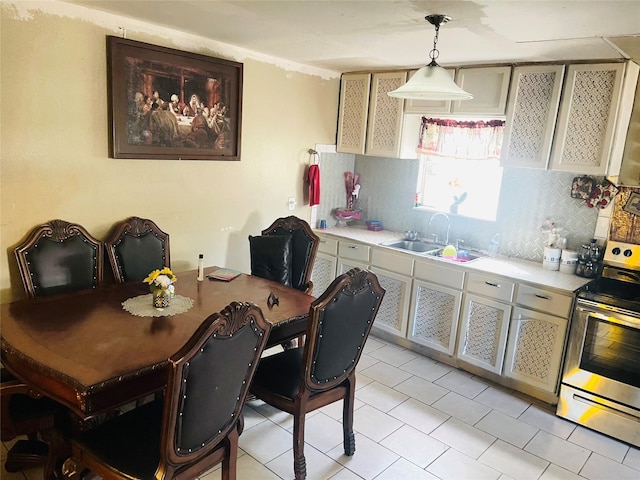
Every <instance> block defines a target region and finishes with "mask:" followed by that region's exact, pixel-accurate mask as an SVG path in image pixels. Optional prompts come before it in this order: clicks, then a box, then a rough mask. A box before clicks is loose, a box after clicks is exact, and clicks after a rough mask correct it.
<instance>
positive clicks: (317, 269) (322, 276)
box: [311, 252, 338, 297]
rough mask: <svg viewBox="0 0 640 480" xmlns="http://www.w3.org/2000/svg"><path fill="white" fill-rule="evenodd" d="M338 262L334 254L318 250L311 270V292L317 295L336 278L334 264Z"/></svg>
mask: <svg viewBox="0 0 640 480" xmlns="http://www.w3.org/2000/svg"><path fill="white" fill-rule="evenodd" d="M337 264H338V262H337V259H336V257H335V256H334V255H329V254H326V253H322V252H318V253H316V260H315V262H314V264H313V271H312V272H311V281H312V282H313V292H311V294H312V295H313V296H315V297H319V296H320V295H322V293H323V292H324V291H325V290H326V289H327V288H328V287H329V285H331V282H333V280H334V279H335V278H336V266H337Z"/></svg>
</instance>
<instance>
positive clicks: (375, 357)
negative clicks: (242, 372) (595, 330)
mask: <svg viewBox="0 0 640 480" xmlns="http://www.w3.org/2000/svg"><path fill="white" fill-rule="evenodd" d="M354 416H355V420H354V428H355V430H356V453H355V455H354V456H353V457H346V456H345V455H344V454H343V450H342V430H341V429H342V427H341V421H340V418H341V403H336V404H333V405H330V406H328V407H325V408H323V409H321V410H318V411H316V412H313V413H312V414H310V415H308V417H307V421H306V446H305V454H306V459H307V472H308V476H307V478H308V479H309V480H325V479H333V480H352V479H353V480H357V479H376V480H404V479H443V480H467V479H469V480H483V479H488V480H498V479H499V480H508V479H514V480H519V479H523V480H528V479H532V480H533V479H540V480H556V479H567V480H572V479H580V478H585V479H590V480H611V479H615V480H631V479H633V480H638V479H640V449H637V448H633V447H629V446H628V445H627V444H624V443H621V442H618V441H616V440H613V439H611V438H609V437H606V436H603V435H600V434H598V433H595V432H592V431H591V430H588V429H585V428H583V427H580V426H577V425H575V424H573V423H570V422H567V421H565V420H562V419H560V418H558V417H556V416H555V415H554V414H553V408H552V407H550V406H549V405H546V404H543V403H540V402H537V401H534V400H531V399H529V398H527V397H525V396H522V395H520V394H517V393H514V392H512V391H509V390H505V389H503V388H501V387H498V386H496V385H494V384H491V383H490V382H488V381H485V380H483V379H481V378H479V377H475V376H473V375H471V374H468V373H466V372H464V371H461V370H456V369H454V368H451V367H449V366H447V365H444V364H442V363H437V362H435V361H433V360H431V359H429V358H426V357H424V356H421V355H419V354H417V353H414V352H411V351H409V350H405V349H402V348H399V347H397V346H395V345H392V344H389V343H387V342H385V341H383V340H380V339H378V338H375V337H371V338H369V340H368V342H367V345H366V348H365V352H364V354H363V356H362V358H361V360H360V363H359V365H358V390H357V392H356V410H355V414H354ZM292 429H293V421H292V419H291V416H289V415H288V414H285V413H282V412H279V411H277V410H275V409H273V408H271V407H270V406H268V405H266V404H264V403H262V402H260V401H252V402H249V403H248V404H247V407H246V409H245V430H244V433H243V434H242V436H241V437H240V448H241V451H240V452H239V455H240V457H239V459H238V478H239V479H241V480H262V479H265V480H268V479H273V480H278V479H286V480H289V479H291V478H293V454H292V450H291V448H292V447H291V443H292V438H291V430H292ZM6 452H7V445H4V446H3V449H2V462H3V463H4V459H5V456H6ZM0 477H1V478H2V479H6V480H10V479H20V480H25V479H37V478H42V477H41V471H40V470H39V469H30V470H27V471H24V472H19V473H14V474H9V473H7V472H6V471H4V467H3V468H2V470H1V471H0ZM201 478H202V480H213V479H217V478H220V472H219V469H214V470H213V471H211V472H209V473H208V474H206V475H204V476H203V477H201Z"/></svg>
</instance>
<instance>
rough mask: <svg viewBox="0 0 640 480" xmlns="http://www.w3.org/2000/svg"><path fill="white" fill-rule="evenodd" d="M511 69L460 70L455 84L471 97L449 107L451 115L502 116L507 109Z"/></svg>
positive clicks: (482, 68)
mask: <svg viewBox="0 0 640 480" xmlns="http://www.w3.org/2000/svg"><path fill="white" fill-rule="evenodd" d="M510 79H511V67H478V68H461V69H459V70H458V73H457V74H456V84H457V85H458V86H459V87H460V88H462V89H463V90H465V91H467V92H469V93H470V94H472V95H473V98H472V99H471V100H457V101H455V102H453V103H452V105H451V113H452V114H453V115H483V116H484V115H498V116H503V115H504V114H505V110H506V107H507V95H508V93H509V81H510Z"/></svg>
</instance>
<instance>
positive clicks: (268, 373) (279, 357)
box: [251, 348, 304, 400]
mask: <svg viewBox="0 0 640 480" xmlns="http://www.w3.org/2000/svg"><path fill="white" fill-rule="evenodd" d="M303 350H304V349H303V348H292V349H290V350H285V351H284V352H281V353H276V354H275V355H270V356H268V357H263V358H261V359H260V363H259V364H258V369H257V371H256V373H255V375H254V376H253V381H252V383H251V388H252V389H253V388H254V387H255V388H256V389H260V388H264V389H265V390H269V391H270V392H272V393H275V394H276V395H280V396H282V397H285V398H289V399H291V400H293V398H294V397H295V396H296V393H298V389H299V388H300V379H301V375H300V369H301V368H302V353H303Z"/></svg>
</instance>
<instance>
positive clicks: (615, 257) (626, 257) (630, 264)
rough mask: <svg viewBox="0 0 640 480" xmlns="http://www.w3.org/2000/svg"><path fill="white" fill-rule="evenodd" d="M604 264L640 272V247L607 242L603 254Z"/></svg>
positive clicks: (631, 244)
mask: <svg viewBox="0 0 640 480" xmlns="http://www.w3.org/2000/svg"><path fill="white" fill-rule="evenodd" d="M604 263H606V264H607V265H614V266H616V267H622V268H628V269H630V270H640V245H636V244H633V243H622V242H614V241H609V242H608V243H607V248H606V250H605V252H604Z"/></svg>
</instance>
